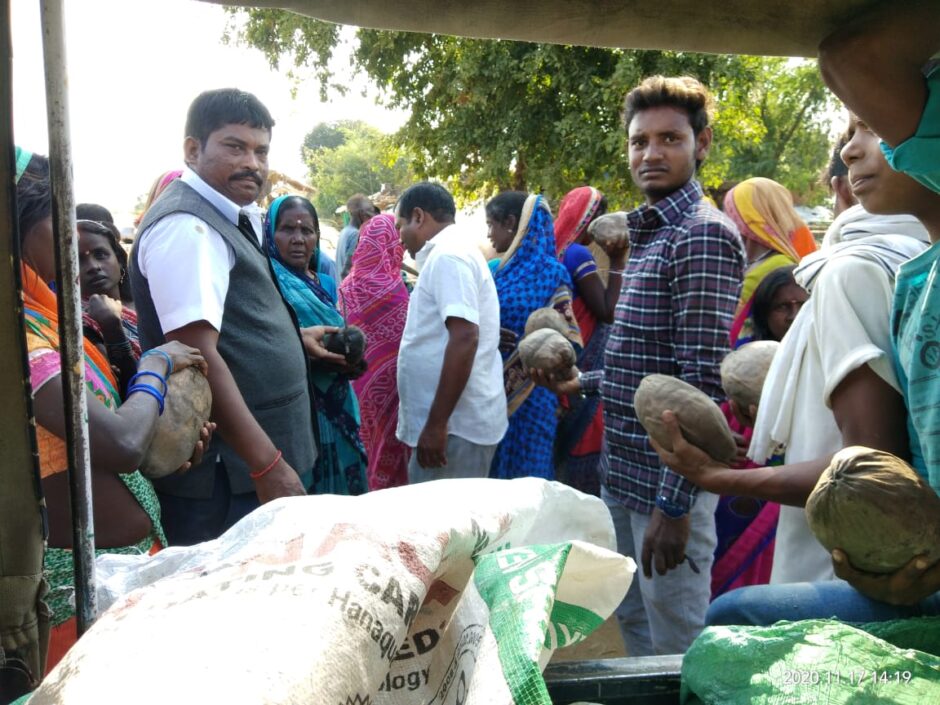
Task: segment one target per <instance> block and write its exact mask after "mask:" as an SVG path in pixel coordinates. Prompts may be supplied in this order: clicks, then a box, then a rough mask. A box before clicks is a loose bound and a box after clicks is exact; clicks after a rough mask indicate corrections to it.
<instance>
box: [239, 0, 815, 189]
mask: <svg viewBox="0 0 940 705" xmlns="http://www.w3.org/2000/svg"><path fill="white" fill-rule="evenodd" d="M233 12H236V13H237V12H245V11H241V10H233ZM248 13H249V14H248V16H247V18H246V19H247V22H246V24H245V26H244V28H243V30H242V38H243V39H244V41H246V42H247V43H248V44H249V45H251V46H255V47H257V48H259V49H261V50H263V51H264V52H265V55H266V56H267V57H268V60H269V61H270V62H271V64H272V66H274V67H277V65H278V61H280V60H281V59H289V60H290V61H291V62H292V63H293V64H294V66H304V65H312V66H320V67H322V66H324V65H325V63H326V61H328V60H329V58H330V57H331V56H332V51H333V49H334V48H335V44H330V43H329V42H328V41H322V39H323V35H322V34H321V33H320V32H321V30H318V29H316V28H317V27H318V26H319V25H322V24H324V23H321V22H318V21H316V20H312V19H309V18H305V17H302V16H299V15H294V14H291V13H283V12H281V11H273V10H251V11H248ZM275 15H276V16H275ZM262 28H264V31H261V30H262ZM265 32H267V34H266V33H265ZM288 35H289V36H291V37H292V38H293V41H294V44H292V45H288V44H287V43H285V42H284V41H283V40H281V38H282V37H284V36H288ZM308 36H313V37H316V38H317V42H316V43H314V42H305V41H304V38H305V37H308ZM266 37H270V39H268V38H266ZM353 62H354V65H355V66H356V67H357V68H358V69H359V70H361V71H363V72H364V73H365V74H366V75H368V76H369V77H370V78H371V79H372V80H373V81H374V82H375V83H376V85H377V86H378V87H379V90H380V91H381V93H382V96H381V97H382V99H383V101H384V102H385V103H386V104H387V105H389V106H392V107H400V108H405V109H408V110H410V118H409V119H408V121H407V123H406V124H405V126H404V127H403V128H402V129H401V130H400V131H399V132H398V134H397V135H396V136H395V138H396V141H397V143H398V144H399V145H400V146H401V147H402V148H403V149H405V150H406V151H407V153H408V154H409V155H410V158H411V159H412V166H413V169H414V171H415V173H416V174H417V175H419V176H421V177H426V176H427V177H436V178H440V179H443V180H446V181H448V182H449V183H450V185H451V186H452V188H453V189H454V190H455V191H456V192H457V193H458V195H463V196H467V197H472V196H477V195H481V194H488V193H492V192H493V191H494V190H497V189H502V188H518V189H529V190H532V191H541V192H544V193H545V194H547V195H548V197H549V198H550V199H551V200H552V201H553V202H555V203H557V200H558V198H560V196H561V195H563V194H564V193H565V192H566V191H567V190H568V189H570V188H572V187H574V186H578V185H582V184H585V183H590V184H592V185H595V186H597V187H598V188H600V189H601V190H603V191H604V192H605V193H607V194H608V197H609V199H610V200H611V203H612V205H614V206H629V205H632V204H633V203H635V202H636V201H637V200H639V194H637V193H636V191H635V189H634V187H633V184H632V181H631V179H630V173H629V168H628V165H627V163H626V159H625V156H624V145H625V137H624V130H623V126H622V125H621V122H620V111H621V107H622V101H623V97H624V95H625V94H626V92H627V91H628V90H629V89H630V88H632V87H633V86H635V85H636V84H637V83H639V82H640V81H641V80H642V79H643V78H644V77H646V76H649V75H653V74H657V73H661V74H664V75H681V74H688V75H692V76H695V77H697V78H699V79H700V80H701V81H702V82H703V83H705V84H706V85H708V86H709V87H710V88H711V89H712V91H713V92H714V94H715V97H716V104H717V107H718V110H717V114H716V121H715V135H716V143H715V147H714V149H713V152H712V154H711V156H710V157H709V159H708V160H707V161H706V163H705V166H704V168H703V170H702V173H701V179H702V180H703V182H704V183H705V185H706V187H709V188H713V189H717V188H718V187H719V186H720V185H721V184H722V183H724V182H727V181H739V180H742V179H745V178H748V177H750V176H767V177H770V178H773V179H776V180H778V181H780V182H782V183H783V184H785V185H786V186H787V187H789V188H790V189H791V190H792V191H793V192H794V193H795V194H796V196H797V198H798V199H800V200H812V199H813V198H814V197H818V195H819V191H820V186H819V182H818V174H819V172H820V170H821V169H822V168H823V166H824V165H825V163H826V160H827V157H828V133H829V125H828V121H827V116H828V114H829V113H830V112H831V102H830V101H831V98H830V97H829V94H828V93H827V91H826V89H825V87H824V86H823V83H822V81H821V80H820V77H819V72H818V71H817V69H816V67H815V64H813V63H809V62H807V63H804V64H799V65H793V64H791V63H790V62H788V61H787V60H786V59H779V58H761V57H751V56H733V55H708V54H691V53H682V52H666V51H639V50H637V51H633V50H612V49H602V48H591V47H577V46H559V45H552V44H533V43H526V42H514V41H501V40H478V39H463V38H457V37H450V36H444V35H427V34H416V33H408V32H389V31H378V30H368V29H360V30H358V32H357V45H356V47H355V49H354V53H353ZM319 75H320V78H321V81H326V80H328V77H326V78H324V75H323V69H322V68H320V69H319Z"/></svg>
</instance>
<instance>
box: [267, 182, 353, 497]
mask: <svg viewBox="0 0 940 705" xmlns="http://www.w3.org/2000/svg"><path fill="white" fill-rule="evenodd" d="M264 231H265V238H266V240H267V248H268V256H269V258H270V260H271V267H272V269H273V271H274V275H275V277H276V278H277V282H278V285H279V286H280V289H281V293H282V294H283V296H284V298H285V299H286V300H287V303H289V304H290V306H291V308H293V309H294V313H296V314H297V319H298V322H299V323H300V325H301V327H306V326H337V327H342V326H343V325H345V323H344V321H343V317H342V316H341V315H340V313H339V311H338V310H337V309H336V282H335V281H334V280H333V279H332V277H329V276H328V275H325V274H318V273H317V272H314V271H311V270H310V269H309V263H310V261H311V257H312V255H314V254H315V253H316V252H317V251H318V249H319V242H320V221H319V219H318V218H317V211H316V209H315V208H314V207H313V204H312V203H310V201H308V200H307V199H306V198H302V197H300V196H281V197H280V198H278V199H277V200H275V201H274V202H273V203H272V204H271V207H270V208H269V209H268V213H267V217H266V218H265V224H264ZM310 380H311V382H312V387H313V388H312V391H313V399H314V403H315V405H316V411H317V423H316V428H315V429H314V430H315V431H316V434H317V449H318V451H319V452H318V454H317V462H316V465H315V466H314V469H313V486H312V487H310V488H308V490H309V492H310V493H311V494H345V495H358V494H363V493H365V492H366V489H367V485H366V452H365V448H364V447H363V445H362V441H361V440H360V438H359V402H358V400H357V399H356V395H355V393H354V392H353V389H352V385H350V383H349V377H348V375H347V374H344V371H343V370H339V369H337V368H336V367H334V366H332V365H328V364H323V363H320V364H314V365H313V366H312V367H311V371H310Z"/></svg>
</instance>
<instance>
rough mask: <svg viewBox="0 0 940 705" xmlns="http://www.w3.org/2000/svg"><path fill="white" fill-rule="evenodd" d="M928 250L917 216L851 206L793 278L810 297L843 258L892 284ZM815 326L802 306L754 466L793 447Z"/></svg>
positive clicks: (759, 434) (774, 382)
mask: <svg viewBox="0 0 940 705" xmlns="http://www.w3.org/2000/svg"><path fill="white" fill-rule="evenodd" d="M929 244H930V238H929V236H928V234H927V230H926V229H925V228H924V226H923V225H922V224H921V222H920V221H919V220H917V219H916V218H914V217H913V216H910V215H890V216H884V215H873V214H871V213H868V212H867V211H865V209H863V208H862V207H861V206H853V207H852V208H849V209H848V210H846V211H844V212H843V213H841V214H840V215H839V217H838V218H836V219H835V221H834V222H833V223H832V225H831V226H830V227H829V230H828V231H827V232H826V236H825V237H824V238H823V245H822V249H820V250H819V251H818V252H814V253H813V254H811V255H808V256H807V257H804V258H803V260H802V261H801V262H800V265H799V267H798V268H797V269H796V271H795V272H794V273H793V276H794V277H795V279H796V281H797V283H798V284H799V285H800V286H802V287H803V288H804V289H806V290H807V291H808V292H809V293H810V294H812V292H813V287H814V285H815V284H816V282H817V281H818V279H819V276H820V274H822V272H823V270H824V269H825V267H826V264H827V263H829V262H831V261H832V260H833V259H836V258H841V257H859V258H862V259H865V260H869V261H872V262H876V263H877V264H879V265H881V266H882V267H883V268H884V269H885V271H886V272H887V273H888V275H889V276H890V277H891V278H892V280H893V279H894V277H895V275H896V273H897V270H898V267H900V266H901V265H902V264H903V263H904V262H906V261H908V260H909V259H911V258H912V257H915V256H917V255H919V254H920V253H921V252H923V251H924V250H925V249H927V246H928V245H929ZM813 325H814V321H813V309H812V306H804V307H803V308H802V309H800V313H799V314H798V315H797V317H796V320H794V321H793V325H792V326H791V327H790V330H789V331H788V332H787V334H786V335H785V336H784V338H783V340H782V341H781V344H780V347H779V348H778V350H777V353H776V355H775V356H774V361H773V363H772V364H771V366H770V370H769V371H768V373H767V379H766V380H765V382H764V388H763V390H762V392H761V403H760V405H759V407H758V410H757V420H756V422H755V424H754V435H753V437H752V438H751V447H750V448H749V450H748V456H749V457H750V458H751V459H752V460H754V462H757V463H763V462H765V461H766V460H767V459H768V458H769V457H770V456H771V455H773V454H774V453H775V452H777V449H778V448H779V447H780V446H786V445H787V444H788V443H789V442H790V429H791V428H792V424H793V417H794V414H796V413H797V411H798V410H797V409H796V408H795V406H796V395H797V389H796V387H797V381H798V379H799V377H800V368H801V366H802V364H803V356H804V354H805V353H806V348H807V341H808V339H809V335H810V332H811V331H812V329H813Z"/></svg>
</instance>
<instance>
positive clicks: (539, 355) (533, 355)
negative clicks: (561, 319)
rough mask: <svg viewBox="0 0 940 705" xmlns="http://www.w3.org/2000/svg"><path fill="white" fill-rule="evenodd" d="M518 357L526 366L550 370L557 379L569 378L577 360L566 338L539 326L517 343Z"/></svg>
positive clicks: (555, 331)
mask: <svg viewBox="0 0 940 705" xmlns="http://www.w3.org/2000/svg"><path fill="white" fill-rule="evenodd" d="M519 357H521V358H522V364H523V365H525V366H526V368H528V369H536V370H544V371H546V372H551V373H553V374H554V375H555V377H556V379H559V380H568V379H571V377H572V375H571V370H572V368H573V367H574V364H575V362H577V356H576V355H575V352H574V347H572V345H571V343H569V342H568V339H567V338H565V336H563V335H562V334H561V333H559V332H558V331H557V330H553V329H551V328H541V329H539V330H536V331H533V332H532V333H530V334H529V335H527V336H526V337H524V338H523V339H522V341H521V342H520V343H519Z"/></svg>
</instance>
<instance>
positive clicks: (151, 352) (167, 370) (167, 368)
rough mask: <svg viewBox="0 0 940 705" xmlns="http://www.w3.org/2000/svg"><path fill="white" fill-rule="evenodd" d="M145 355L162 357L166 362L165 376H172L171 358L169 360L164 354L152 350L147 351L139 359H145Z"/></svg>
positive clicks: (160, 351)
mask: <svg viewBox="0 0 940 705" xmlns="http://www.w3.org/2000/svg"><path fill="white" fill-rule="evenodd" d="M147 355H163V358H164V359H165V360H166V376H167V377H169V376H170V375H171V374H173V358H171V357H170V356H169V355H167V354H166V353H165V352H163V351H162V350H157V349H156V348H154V349H153V350H148V351H147V352H145V353H144V354H143V355H141V356H140V359H141V360H143V359H144V358H145V357H147Z"/></svg>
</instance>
